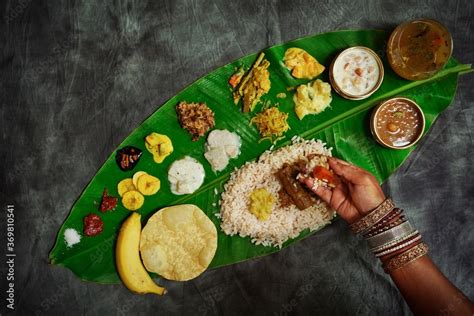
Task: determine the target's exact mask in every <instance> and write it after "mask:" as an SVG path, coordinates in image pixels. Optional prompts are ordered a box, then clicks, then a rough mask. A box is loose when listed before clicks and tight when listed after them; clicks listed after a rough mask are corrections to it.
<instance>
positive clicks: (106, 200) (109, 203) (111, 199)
mask: <svg viewBox="0 0 474 316" xmlns="http://www.w3.org/2000/svg"><path fill="white" fill-rule="evenodd" d="M117 201H118V198H116V197H115V196H110V195H108V193H107V189H104V192H103V193H102V200H101V201H100V205H99V210H100V211H101V212H107V211H113V210H114V209H115V207H116V206H117Z"/></svg>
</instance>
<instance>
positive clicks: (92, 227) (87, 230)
mask: <svg viewBox="0 0 474 316" xmlns="http://www.w3.org/2000/svg"><path fill="white" fill-rule="evenodd" d="M103 230H104V222H103V221H102V219H100V217H99V215H96V214H89V215H87V216H86V217H84V235H86V236H89V237H92V236H97V235H99V234H100V233H102V231H103Z"/></svg>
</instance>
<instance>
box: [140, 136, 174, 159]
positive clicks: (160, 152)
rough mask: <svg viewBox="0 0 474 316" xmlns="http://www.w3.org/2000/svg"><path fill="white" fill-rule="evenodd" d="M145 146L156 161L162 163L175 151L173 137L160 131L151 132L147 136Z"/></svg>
mask: <svg viewBox="0 0 474 316" xmlns="http://www.w3.org/2000/svg"><path fill="white" fill-rule="evenodd" d="M145 147H146V149H147V150H148V151H149V152H150V153H151V154H152V155H153V160H154V161H155V162H156V163H162V162H163V160H165V158H166V157H168V156H169V155H171V153H172V152H173V144H172V143H171V139H170V138H169V137H168V136H166V135H162V134H158V133H151V134H150V135H148V136H147V137H145Z"/></svg>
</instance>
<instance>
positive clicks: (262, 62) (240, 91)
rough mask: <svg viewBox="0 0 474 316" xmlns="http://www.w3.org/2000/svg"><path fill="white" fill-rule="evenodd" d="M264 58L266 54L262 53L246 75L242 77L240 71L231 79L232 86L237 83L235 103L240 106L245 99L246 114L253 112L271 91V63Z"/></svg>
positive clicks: (244, 108) (234, 94)
mask: <svg viewBox="0 0 474 316" xmlns="http://www.w3.org/2000/svg"><path fill="white" fill-rule="evenodd" d="M264 56H265V54H264V53H260V55H259V56H258V58H257V60H256V61H255V63H254V64H253V65H252V67H251V68H250V69H249V70H248V71H247V73H245V75H243V76H241V75H240V74H241V71H240V72H238V73H236V74H234V75H232V77H231V79H229V83H230V84H231V85H233V84H235V83H237V85H236V87H235V90H234V92H233V98H234V103H235V104H238V103H239V101H240V99H241V98H243V109H242V111H243V112H244V113H247V112H251V111H253V110H254V108H255V105H257V103H258V102H259V101H260V98H261V97H262V96H263V95H265V94H267V93H268V91H269V90H270V85H271V84H270V73H269V72H268V66H270V62H269V61H268V60H266V59H264ZM233 78H234V79H233Z"/></svg>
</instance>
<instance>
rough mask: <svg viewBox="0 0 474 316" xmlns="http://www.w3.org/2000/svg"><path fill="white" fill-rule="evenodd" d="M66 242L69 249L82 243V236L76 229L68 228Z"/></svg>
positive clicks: (65, 232)
mask: <svg viewBox="0 0 474 316" xmlns="http://www.w3.org/2000/svg"><path fill="white" fill-rule="evenodd" d="M64 241H65V242H66V246H67V247H68V248H70V247H72V246H74V245H75V244H77V243H78V242H80V241H81V235H79V233H78V232H77V230H75V229H74V228H68V229H66V230H65V231H64Z"/></svg>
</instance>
